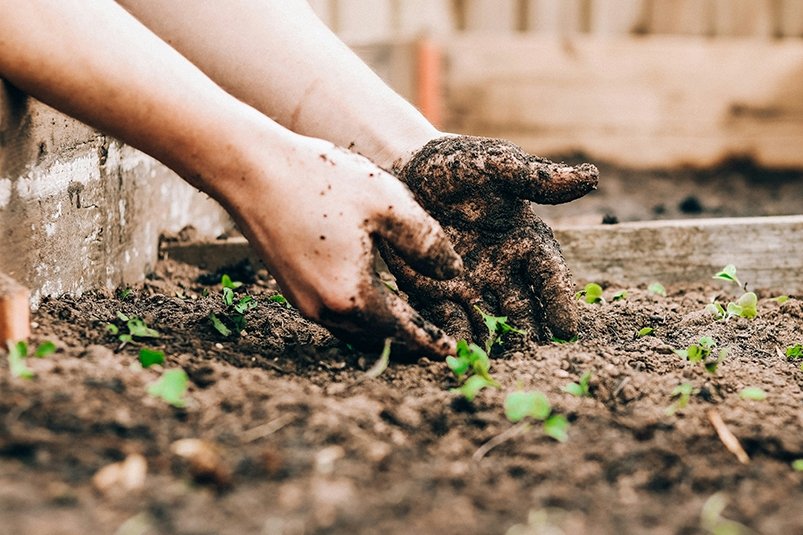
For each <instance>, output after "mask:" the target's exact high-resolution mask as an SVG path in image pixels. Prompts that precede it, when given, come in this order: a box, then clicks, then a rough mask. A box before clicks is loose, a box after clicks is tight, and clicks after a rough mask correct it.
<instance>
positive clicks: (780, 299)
mask: <svg viewBox="0 0 803 535" xmlns="http://www.w3.org/2000/svg"><path fill="white" fill-rule="evenodd" d="M771 300H772V301H776V302H777V303H779V304H781V305H782V304H784V303H786V302H787V301H789V296H788V295H779V296H778V297H773V298H772V299H771Z"/></svg>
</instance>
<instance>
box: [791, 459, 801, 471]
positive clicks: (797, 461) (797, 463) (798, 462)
mask: <svg viewBox="0 0 803 535" xmlns="http://www.w3.org/2000/svg"><path fill="white" fill-rule="evenodd" d="M792 470H794V471H795V472H803V459H795V460H794V461H792Z"/></svg>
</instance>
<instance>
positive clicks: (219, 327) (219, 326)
mask: <svg viewBox="0 0 803 535" xmlns="http://www.w3.org/2000/svg"><path fill="white" fill-rule="evenodd" d="M209 320H210V321H211V322H212V327H214V328H215V330H216V331H217V332H219V333H220V334H222V335H223V336H231V329H229V328H228V327H226V325H225V324H224V323H223V322H222V321H220V318H218V317H217V315H216V314H215V313H214V312H210V313H209Z"/></svg>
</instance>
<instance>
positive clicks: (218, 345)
mask: <svg viewBox="0 0 803 535" xmlns="http://www.w3.org/2000/svg"><path fill="white" fill-rule="evenodd" d="M215 349H223V344H221V343H220V342H215Z"/></svg>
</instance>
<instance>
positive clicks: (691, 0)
mask: <svg viewBox="0 0 803 535" xmlns="http://www.w3.org/2000/svg"><path fill="white" fill-rule="evenodd" d="M649 5H650V8H651V9H650V23H649V30H650V32H652V33H664V34H666V33H669V34H681V35H709V34H710V33H711V32H712V28H711V15H712V11H713V9H712V8H713V5H712V4H711V2H710V0H649Z"/></svg>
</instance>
